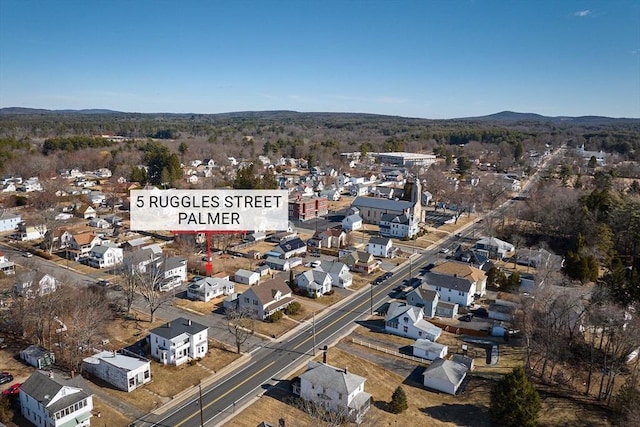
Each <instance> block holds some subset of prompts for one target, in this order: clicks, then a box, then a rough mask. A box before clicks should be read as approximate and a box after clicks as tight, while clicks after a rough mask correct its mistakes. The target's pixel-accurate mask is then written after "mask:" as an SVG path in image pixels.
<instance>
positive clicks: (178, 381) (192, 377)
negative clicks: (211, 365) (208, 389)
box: [145, 361, 211, 397]
mask: <svg viewBox="0 0 640 427" xmlns="http://www.w3.org/2000/svg"><path fill="white" fill-rule="evenodd" d="M209 375H211V372H209V371H208V370H207V369H205V368H202V367H200V366H198V365H193V366H191V365H190V364H188V363H183V364H182V365H180V366H168V365H167V366H164V365H162V364H160V363H158V362H155V361H151V378H152V381H151V382H150V383H149V384H147V385H145V388H146V389H148V390H149V391H151V392H153V393H156V394H159V395H160V396H164V397H172V396H175V395H176V394H178V393H180V392H181V391H183V390H185V389H187V388H188V387H192V386H194V385H197V384H198V383H199V382H200V379H202V378H205V377H208V376H209Z"/></svg>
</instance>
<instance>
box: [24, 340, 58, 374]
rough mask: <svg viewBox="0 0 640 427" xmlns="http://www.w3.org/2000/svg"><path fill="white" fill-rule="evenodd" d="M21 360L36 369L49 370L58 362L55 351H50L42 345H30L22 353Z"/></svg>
mask: <svg viewBox="0 0 640 427" xmlns="http://www.w3.org/2000/svg"><path fill="white" fill-rule="evenodd" d="M20 359H22V360H23V361H24V363H26V364H27V365H30V366H33V367H34V368H36V369H44V368H47V367H49V366H51V365H53V363H54V362H55V361H56V357H55V355H54V354H53V351H49V350H47V349H46V348H44V347H42V346H41V345H30V346H29V347H27V348H25V349H24V350H22V351H21V352H20Z"/></svg>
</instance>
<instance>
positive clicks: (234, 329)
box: [225, 308, 255, 354]
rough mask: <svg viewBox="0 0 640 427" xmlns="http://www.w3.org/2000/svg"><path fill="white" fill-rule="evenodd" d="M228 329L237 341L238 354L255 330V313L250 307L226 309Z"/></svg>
mask: <svg viewBox="0 0 640 427" xmlns="http://www.w3.org/2000/svg"><path fill="white" fill-rule="evenodd" d="M225 317H226V320H227V329H228V331H229V333H230V334H231V335H233V338H234V339H235V342H236V349H237V351H238V354H240V350H241V347H242V344H244V343H245V342H246V341H247V340H248V339H249V337H250V336H251V335H253V333H254V331H255V315H254V313H253V312H252V311H250V310H248V309H241V308H227V309H226V311H225Z"/></svg>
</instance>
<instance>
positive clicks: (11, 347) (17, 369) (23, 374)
mask: <svg viewBox="0 0 640 427" xmlns="http://www.w3.org/2000/svg"><path fill="white" fill-rule="evenodd" d="M3 344H7V348H5V349H2V350H0V371H3V372H4V371H7V372H9V373H10V374H11V375H13V381H11V382H10V383H7V384H3V385H2V386H0V390H4V389H6V388H9V386H10V385H11V384H13V383H23V382H25V381H26V379H27V378H29V376H30V375H31V374H32V373H33V371H34V370H35V369H34V368H32V367H31V366H28V365H26V364H25V363H23V362H22V361H21V360H20V351H21V350H23V349H25V348H26V347H28V345H24V346H22V345H20V343H17V342H11V341H9V340H7V341H5V342H4V343H3Z"/></svg>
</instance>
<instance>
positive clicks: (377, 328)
mask: <svg viewBox="0 0 640 427" xmlns="http://www.w3.org/2000/svg"><path fill="white" fill-rule="evenodd" d="M356 323H357V324H358V325H360V326H364V327H365V328H367V329H369V330H370V331H371V332H379V333H382V334H386V332H385V331H384V320H382V319H369V320H357V321H356Z"/></svg>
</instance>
